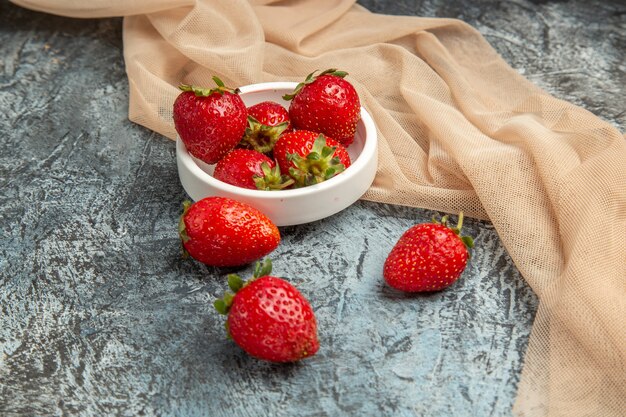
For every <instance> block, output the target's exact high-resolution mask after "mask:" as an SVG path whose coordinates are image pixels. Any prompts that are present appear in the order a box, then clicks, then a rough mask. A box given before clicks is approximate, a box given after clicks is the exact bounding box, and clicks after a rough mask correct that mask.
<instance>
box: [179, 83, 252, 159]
mask: <svg viewBox="0 0 626 417" xmlns="http://www.w3.org/2000/svg"><path fill="white" fill-rule="evenodd" d="M213 80H214V81H215V83H216V84H217V87H216V88H213V89H208V88H199V87H194V86H189V85H181V86H180V87H179V88H180V89H181V90H182V91H183V92H182V93H180V94H179V96H178V97H177V98H176V101H174V127H175V128H176V131H177V132H178V135H179V136H180V139H181V140H182V141H183V143H184V144H185V147H186V148H187V151H188V152H189V153H190V154H191V155H193V156H195V157H196V158H198V159H201V160H202V161H204V162H206V163H207V164H214V163H216V162H217V161H219V160H220V159H222V157H223V156H224V155H226V154H227V153H228V152H229V151H230V150H231V149H233V148H234V147H235V146H236V145H237V144H238V143H239V141H240V140H241V137H242V136H243V134H244V132H245V130H246V125H247V123H248V121H247V115H248V111H247V109H246V105H245V104H244V102H243V101H242V100H241V97H239V95H238V90H232V89H230V88H228V87H226V86H224V83H223V82H222V81H221V80H220V79H219V78H217V77H213Z"/></svg>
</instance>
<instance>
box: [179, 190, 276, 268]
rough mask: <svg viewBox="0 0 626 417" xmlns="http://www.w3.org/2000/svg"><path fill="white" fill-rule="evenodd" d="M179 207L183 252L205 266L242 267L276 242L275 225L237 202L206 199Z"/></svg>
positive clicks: (257, 257)
mask: <svg viewBox="0 0 626 417" xmlns="http://www.w3.org/2000/svg"><path fill="white" fill-rule="evenodd" d="M183 206H184V211H183V215H182V216H181V217H180V222H179V224H178V232H179V234H180V238H181V241H182V244H183V249H184V251H185V253H186V254H189V255H191V256H192V257H193V258H194V259H196V260H198V261H200V262H203V263H205V264H207V265H211V266H237V265H244V264H247V263H250V262H252V261H255V260H257V259H260V258H262V257H263V256H265V255H267V254H268V253H270V252H271V251H273V250H274V249H276V247H277V246H278V243H279V242H280V233H279V232H278V228H277V227H276V225H274V223H272V221H271V220H270V219H268V218H267V217H266V216H265V215H264V214H263V213H261V212H260V211H259V210H257V209H255V208H254V207H251V206H249V205H247V204H244V203H241V202H239V201H236V200H232V199H229V198H223V197H207V198H204V199H202V200H200V201H198V202H196V203H194V204H191V203H190V202H189V201H186V202H185V203H183Z"/></svg>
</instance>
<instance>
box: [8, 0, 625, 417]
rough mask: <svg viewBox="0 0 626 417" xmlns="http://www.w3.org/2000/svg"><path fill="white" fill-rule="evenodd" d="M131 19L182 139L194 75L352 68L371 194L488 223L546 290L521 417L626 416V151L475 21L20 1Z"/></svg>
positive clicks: (294, 8)
mask: <svg viewBox="0 0 626 417" xmlns="http://www.w3.org/2000/svg"><path fill="white" fill-rule="evenodd" d="M13 1H14V2H15V3H17V4H20V5H22V6H25V7H29V8H32V9H35V10H40V11H46V12H50V13H55V14H60V15H65V16H75V17H104V16H126V18H125V20H124V57H125V60H126V68H127V73H128V79H129V84H130V119H131V120H133V121H135V122H137V123H140V124H142V125H144V126H147V127H148V128H150V129H153V130H156V131H157V132H160V133H162V134H163V135H165V136H167V137H170V138H174V137H175V130H174V127H173V124H172V103H173V102H174V99H175V97H176V96H177V94H178V92H179V91H178V90H177V88H176V86H177V85H178V84H179V83H186V84H199V85H210V84H211V76H212V75H217V76H219V77H220V78H222V79H223V80H224V81H226V82H227V84H228V85H243V84H248V83H257V82H263V81H277V80H292V81H299V80H301V79H302V78H303V77H304V76H305V75H306V74H308V73H310V72H312V71H313V70H315V69H326V68H331V67H337V68H340V69H342V70H345V71H348V72H349V74H350V75H349V78H348V79H349V81H350V82H352V83H353V84H354V85H355V87H356V88H357V90H358V92H359V94H360V96H361V98H362V103H363V105H364V106H365V107H367V109H368V110H369V112H370V113H371V114H372V115H373V117H374V119H375V122H376V124H377V126H378V129H379V133H380V135H379V137H380V155H379V160H380V168H379V170H378V174H377V178H376V180H375V182H374V184H373V186H372V187H371V189H370V190H369V191H368V192H367V194H366V195H365V196H364V198H365V199H367V200H372V201H379V202H386V203H394V204H403V205H410V206H417V207H423V208H429V209H436V210H442V211H446V212H453V213H456V212H458V211H460V210H463V211H464V212H465V213H467V214H469V215H472V216H474V217H478V218H482V219H489V220H490V221H491V222H492V223H493V225H494V226H495V228H496V230H497V231H498V234H499V236H500V238H501V239H502V242H503V243H504V245H505V246H506V248H507V250H508V252H509V254H510V256H511V258H512V259H513V261H514V262H515V264H516V266H517V267H518V268H519V270H520V272H521V273H522V275H523V276H524V278H525V279H526V280H527V282H528V283H529V285H530V286H531V287H532V289H533V290H534V291H535V293H536V294H537V296H538V297H539V300H540V304H539V309H538V312H537V315H536V318H535V323H534V325H533V329H532V334H531V338H530V342H529V347H528V350H527V353H526V356H525V363H524V369H523V372H522V378H521V382H520V385H519V388H518V397H517V400H516V403H515V407H514V411H515V413H516V414H517V415H520V416H570V417H571V416H598V417H608V416H623V415H625V413H626V326H625V325H624V324H625V323H626V141H625V140H624V137H623V135H622V134H621V133H620V132H619V131H618V130H617V129H615V128H614V127H612V126H611V125H609V124H607V123H606V122H604V121H602V120H600V119H599V118H597V117H595V116H594V115H592V114H591V113H589V112H587V111H585V110H583V109H581V108H579V107H576V106H574V105H572V104H569V103H566V102H564V101H561V100H557V99H556V98H554V97H551V96H550V95H548V94H547V93H545V92H544V91H542V90H540V89H539V88H537V87H535V86H534V85H533V84H531V83H530V82H528V81H527V80H525V79H524V78H523V77H521V76H520V75H519V74H517V73H516V72H515V71H514V70H513V69H511V68H510V67H509V66H508V65H507V64H506V63H505V62H504V61H503V60H502V59H501V58H500V57H499V56H498V54H497V53H496V52H495V51H494V50H493V49H492V48H491V47H490V46H489V45H488V43H487V42H486V41H485V40H484V39H483V38H482V37H481V35H480V34H479V33H478V32H477V31H476V30H474V29H473V28H471V27H470V26H468V25H467V24H464V23H463V22H461V21H458V20H453V19H432V18H419V17H402V16H385V15H378V14H373V13H369V12H368V11H366V10H365V9H363V8H361V7H360V6H358V5H355V4H354V3H355V2H354V0H318V1H309V2H307V1H296V0H293V1H290V0H283V1H272V0H265V1H261V0H259V1H245V0H212V1H208V0H92V1H89V2H81V1H74V0H13Z"/></svg>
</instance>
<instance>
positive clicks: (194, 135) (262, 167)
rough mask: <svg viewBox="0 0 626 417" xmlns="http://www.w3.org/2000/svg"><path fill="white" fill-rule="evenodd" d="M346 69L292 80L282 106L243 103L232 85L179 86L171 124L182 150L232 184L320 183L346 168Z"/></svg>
mask: <svg viewBox="0 0 626 417" xmlns="http://www.w3.org/2000/svg"><path fill="white" fill-rule="evenodd" d="M346 75H347V73H345V72H343V71H338V70H336V69H329V70H326V71H323V72H321V73H320V74H319V75H315V72H313V73H311V74H309V75H308V76H307V78H306V79H305V80H304V82H302V83H300V84H298V85H297V86H296V88H295V91H294V92H293V93H292V94H288V95H285V96H284V97H283V98H284V99H285V100H290V101H291V102H290V105H289V111H287V109H285V108H284V107H283V106H282V105H281V104H279V103H276V102H273V101H264V102H262V103H258V104H256V105H254V106H251V107H248V108H246V106H245V104H244V102H243V100H242V99H241V98H240V97H239V95H238V89H232V88H229V87H226V86H225V85H224V83H223V82H222V81H221V80H220V79H219V78H217V77H213V80H214V81H215V83H216V85H217V87H215V88H212V89H205V88H199V87H194V86H189V85H181V86H180V89H181V90H182V91H183V92H182V93H181V94H180V95H179V96H178V98H177V99H176V101H175V102H174V125H175V127H176V131H177V132H178V135H179V136H180V138H181V140H182V141H183V143H184V144H185V147H186V148H187V151H188V152H189V153H190V154H191V155H193V156H194V157H196V158H198V159H200V160H202V161H204V162H206V163H207V164H216V166H215V171H214V173H213V176H214V177H215V178H216V179H218V180H220V181H224V182H226V183H229V184H232V185H236V186H238V187H243V188H250V189H259V190H283V189H287V188H292V187H305V186H308V185H312V184H317V183H320V182H322V181H326V180H327V179H329V178H332V177H334V176H335V175H337V174H339V173H341V172H342V171H344V170H345V169H346V168H348V167H349V166H350V163H351V161H350V156H349V155H348V151H347V150H346V148H347V147H348V146H350V144H351V143H352V142H353V141H354V134H355V131H356V125H357V122H358V121H359V119H360V109H361V104H360V101H359V96H358V94H357V92H356V90H355V89H354V87H353V86H352V84H350V83H349V82H348V81H346V80H345V79H344V77H345V76H346Z"/></svg>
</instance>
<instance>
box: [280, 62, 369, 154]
mask: <svg viewBox="0 0 626 417" xmlns="http://www.w3.org/2000/svg"><path fill="white" fill-rule="evenodd" d="M314 74H315V72H313V73H311V74H309V75H308V76H307V77H306V79H305V80H304V82H302V83H300V84H298V85H297V86H296V89H295V91H294V92H293V93H292V94H287V95H285V96H284V97H283V98H284V99H285V100H291V104H290V105H289V116H290V117H291V123H292V124H293V126H294V128H296V129H304V130H312V131H314V132H320V133H323V134H325V135H327V136H330V137H331V138H334V139H335V140H337V141H338V142H339V143H341V144H342V145H344V146H346V147H347V146H350V144H351V143H352V142H353V141H354V133H355V132H356V124H357V122H358V121H359V119H360V118H361V103H360V100H359V96H358V94H357V92H356V90H355V89H354V87H353V86H352V84H350V83H349V82H348V81H346V80H344V77H345V76H346V75H348V74H347V73H346V72H344V71H337V70H336V69H329V70H326V71H324V72H322V73H321V74H319V75H317V76H315V75H314Z"/></svg>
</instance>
